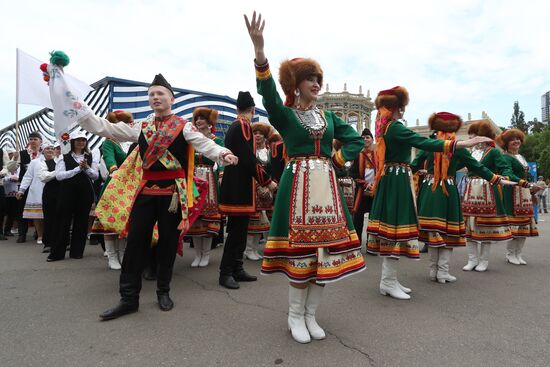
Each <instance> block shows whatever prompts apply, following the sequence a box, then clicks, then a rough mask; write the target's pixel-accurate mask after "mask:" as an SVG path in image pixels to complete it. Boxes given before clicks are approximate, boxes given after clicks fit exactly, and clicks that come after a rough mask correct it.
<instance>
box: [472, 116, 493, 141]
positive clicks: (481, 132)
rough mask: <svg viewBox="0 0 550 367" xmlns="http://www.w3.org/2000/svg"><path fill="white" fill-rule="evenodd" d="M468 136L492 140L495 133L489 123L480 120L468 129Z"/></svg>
mask: <svg viewBox="0 0 550 367" xmlns="http://www.w3.org/2000/svg"><path fill="white" fill-rule="evenodd" d="M468 135H477V136H486V137H488V138H491V139H494V138H495V136H496V135H497V133H496V131H495V129H494V127H493V125H491V123H490V122H489V121H487V120H480V121H477V122H474V123H473V124H471V125H470V126H469V127H468Z"/></svg>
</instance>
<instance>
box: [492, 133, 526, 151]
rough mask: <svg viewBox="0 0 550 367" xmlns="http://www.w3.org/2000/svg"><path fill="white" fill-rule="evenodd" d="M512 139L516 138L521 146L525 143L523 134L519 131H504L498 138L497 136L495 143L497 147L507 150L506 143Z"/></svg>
mask: <svg viewBox="0 0 550 367" xmlns="http://www.w3.org/2000/svg"><path fill="white" fill-rule="evenodd" d="M514 138H518V139H519V140H520V141H521V143H522V144H523V142H524V141H525V134H524V133H523V131H521V130H519V129H508V130H504V131H503V132H502V133H501V134H500V135H499V136H497V138H496V139H495V142H496V143H497V144H498V146H499V147H501V148H502V149H504V150H507V148H508V143H509V142H510V141H511V140H512V139H514Z"/></svg>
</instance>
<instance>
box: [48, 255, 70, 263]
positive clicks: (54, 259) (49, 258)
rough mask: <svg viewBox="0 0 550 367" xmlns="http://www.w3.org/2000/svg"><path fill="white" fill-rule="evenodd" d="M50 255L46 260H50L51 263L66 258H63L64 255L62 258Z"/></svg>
mask: <svg viewBox="0 0 550 367" xmlns="http://www.w3.org/2000/svg"><path fill="white" fill-rule="evenodd" d="M50 256H51V255H50ZM50 256H48V257H47V258H46V261H47V262H49V263H51V262H53V261H60V260H65V258H63V257H62V258H60V259H56V258H53V257H50Z"/></svg>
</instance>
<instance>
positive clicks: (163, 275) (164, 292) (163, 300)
mask: <svg viewBox="0 0 550 367" xmlns="http://www.w3.org/2000/svg"><path fill="white" fill-rule="evenodd" d="M171 280H172V269H161V268H159V270H158V271H157V299H158V301H159V308H160V309H161V310H162V311H170V310H171V309H173V308H174V302H173V301H172V299H171V298H170V281H171Z"/></svg>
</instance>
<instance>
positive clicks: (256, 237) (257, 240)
mask: <svg viewBox="0 0 550 367" xmlns="http://www.w3.org/2000/svg"><path fill="white" fill-rule="evenodd" d="M261 237H262V236H261V235H259V234H256V235H254V239H253V242H252V251H254V255H256V256H257V257H258V260H261V259H263V258H264V257H263V256H262V255H260V253H259V252H258V248H259V247H260V238H261ZM264 237H265V236H264Z"/></svg>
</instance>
